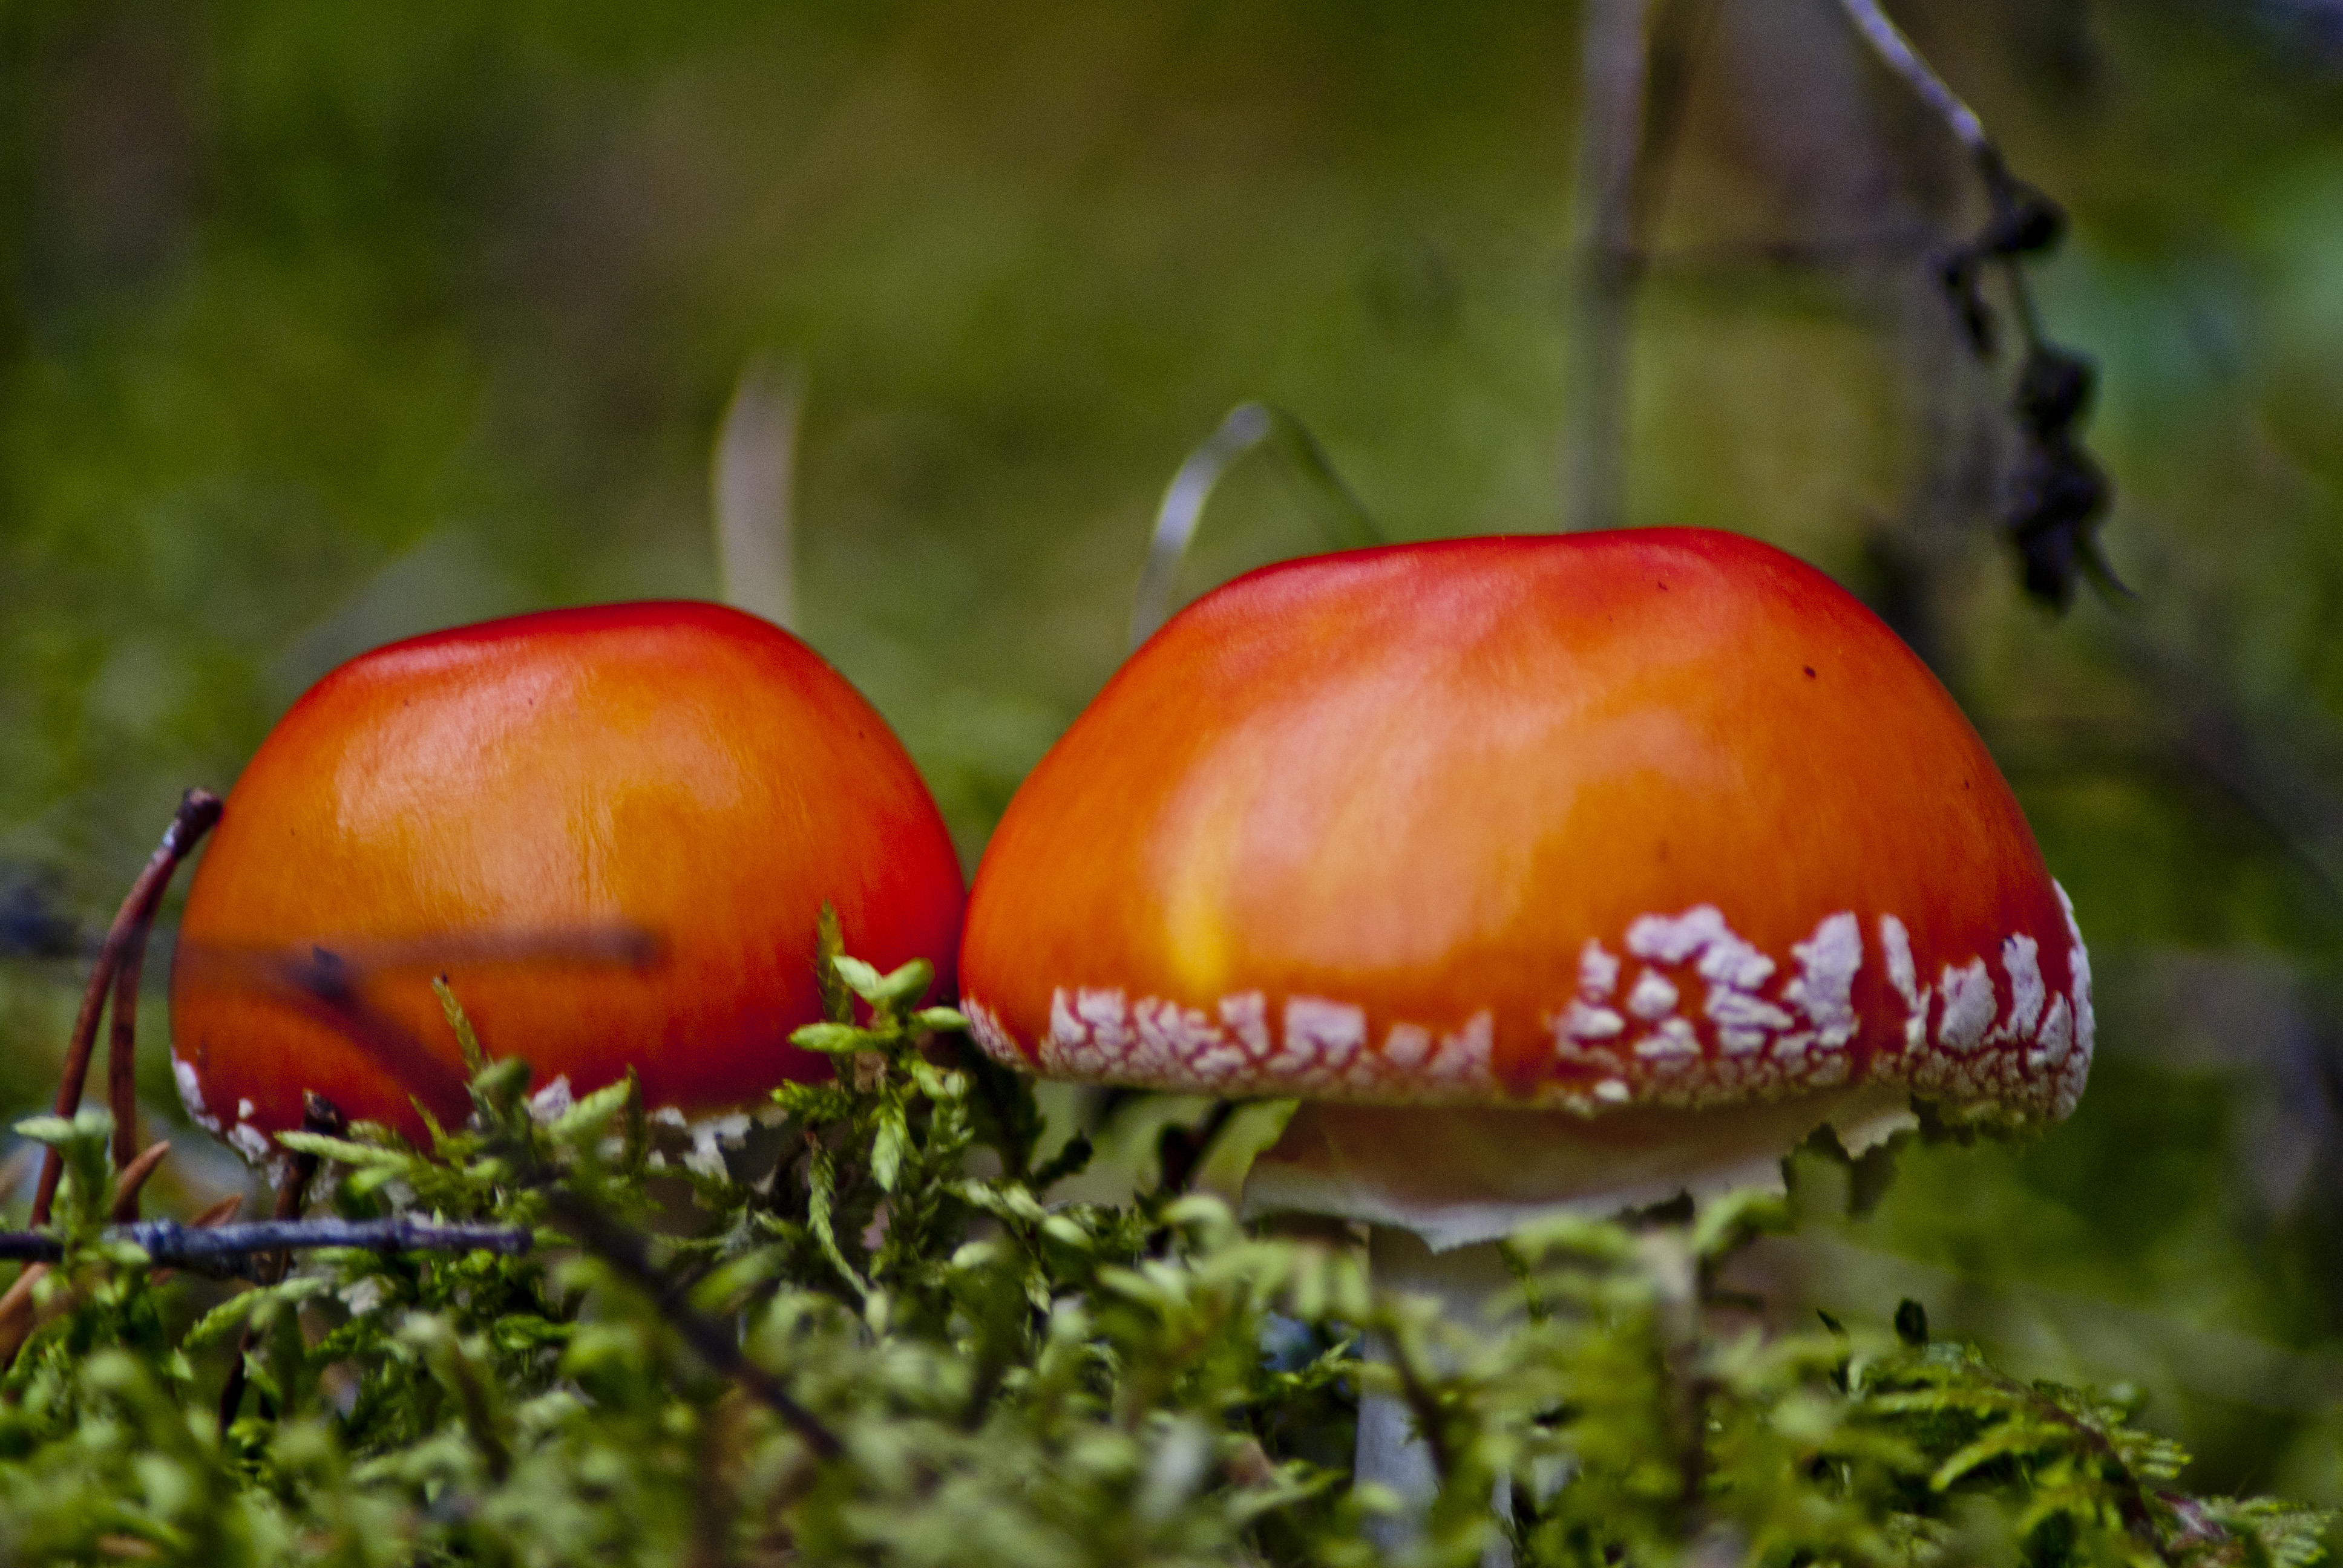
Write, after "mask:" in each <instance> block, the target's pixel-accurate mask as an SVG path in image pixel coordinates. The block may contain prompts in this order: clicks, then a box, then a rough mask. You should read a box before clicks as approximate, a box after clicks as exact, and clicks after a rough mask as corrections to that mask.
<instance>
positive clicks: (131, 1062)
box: [106, 924, 150, 1220]
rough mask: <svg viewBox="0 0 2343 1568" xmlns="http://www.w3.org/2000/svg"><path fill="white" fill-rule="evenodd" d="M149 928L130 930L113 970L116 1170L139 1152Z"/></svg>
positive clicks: (110, 1097) (109, 1076)
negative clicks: (141, 1000) (141, 1012)
mask: <svg viewBox="0 0 2343 1568" xmlns="http://www.w3.org/2000/svg"><path fill="white" fill-rule="evenodd" d="M149 929H150V928H149V927H148V926H146V925H143V924H142V925H140V926H137V927H136V928H135V929H134V930H132V931H131V934H130V940H128V941H126V942H125V943H124V944H123V949H122V959H121V961H120V963H119V964H118V965H117V966H116V969H115V971H114V1005H113V1008H112V1010H111V1016H110V1017H109V1019H108V1020H107V1029H106V1103H107V1104H108V1105H109V1106H110V1107H111V1108H112V1109H113V1111H114V1168H115V1169H116V1170H117V1171H121V1170H126V1169H127V1168H128V1166H129V1164H130V1161H132V1160H134V1159H136V1157H137V1151H138V1055H137V1052H138V982H139V980H141V978H143V975H144V972H145V970H146V936H147V932H148V930H149ZM131 1218H132V1219H134V1220H135V1219H136V1218H137V1216H136V1214H134V1215H132V1216H131Z"/></svg>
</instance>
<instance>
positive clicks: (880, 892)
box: [171, 603, 962, 1160]
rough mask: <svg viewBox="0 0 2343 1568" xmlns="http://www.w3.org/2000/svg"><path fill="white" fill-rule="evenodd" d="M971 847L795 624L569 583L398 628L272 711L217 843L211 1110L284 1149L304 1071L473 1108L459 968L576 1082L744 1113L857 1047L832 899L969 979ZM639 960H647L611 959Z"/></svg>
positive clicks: (410, 1112) (518, 1038)
mask: <svg viewBox="0 0 2343 1568" xmlns="http://www.w3.org/2000/svg"><path fill="white" fill-rule="evenodd" d="M961 888H962V884H961V880H960V864H959V860H958V859H957V857H956V856H955V854H954V851H953V849H952V845H951V841H950V838H949V836H948V835H947V834H946V832H945V829H944V825H943V821H942V819H941V817H940V814H939V813H938V812H937V809H936V807H935V803H934V801H933V799H931V798H930V796H929V794H928V791H927V789H926V787H925V786H924V785H923V784H922V783H921V782H920V776H919V774H918V772H917V770H916V769H914V768H913V767H912V764H911V760H910V758H909V757H908V756H906V755H905V753H904V751H903V749H902V747H901V746H900V744H899V743H898V742H897V740H896V739H895V737H894V736H893V734H892V733H890V731H889V729H888V728H887V725H886V722H885V720H883V719H880V717H879V715H878V714H877V713H876V712H875V711H873V710H872V709H871V708H870V704H869V703H867V702H865V701H864V700H863V699H861V697H860V695H859V694H858V693H856V691H855V690H854V689H853V688H852V687H850V686H849V685H848V684H847V682H846V681H845V680H844V679H843V678H841V677H840V675H839V674H838V672H837V671H836V670H834V669H832V668H830V666H829V665H828V664H826V663H824V662H823V661H822V659H821V658H820V657H819V656H817V655H816V654H814V653H813V652H812V651H811V650H810V649H809V648H806V647H805V646H804V645H803V644H802V643H799V641H798V640H797V639H796V638H792V637H790V636H789V634H788V633H787V632H785V631H782V630H780V629H779V628H777V627H774V626H770V625H769V624H767V623H766V622H764V621H761V620H759V619H757V618H754V617H752V616H748V615H743V614H741V613H740V612H739V611H737V610H731V609H727V608H723V607H721V606H718V605H709V604H695V603H662V604H632V605H616V606H609V607H605V608H590V609H574V610H557V611H552V612H548V613H546V614H541V615H531V616H522V617H519V618H514V619H509V620H500V621H494V622H490V623H488V624H487V625H483V626H474V627H467V628H460V629H458V630H454V631H446V632H440V633H437V634H436V635H433V636H428V637H422V638H415V639H413V640H411V641H407V642H401V643H397V644H394V645H392V646H390V647H388V648H378V649H377V650H375V651H374V652H371V653H367V654H365V655H362V656H360V657H359V658H356V659H353V660H352V661H350V662H349V663H347V664H345V665H343V666H342V667H341V668H338V669H337V670H335V671H334V672H333V673H331V674H329V675H327V677H326V678H324V679H323V680H321V681H319V682H318V683H317V685H316V686H315V687H314V688H312V689H310V690H309V691H308V693H307V695H305V696H304V697H303V698H302V699H300V700H299V701H298V702H297V703H296V704H295V705H294V707H293V709H292V710H291V711H290V712H288V713H287V715H286V716H285V718H284V719H283V720H282V721H281V722H279V723H278V724H277V728H276V729H274V730H272V731H271V732H270V734H269V736H268V738H267V739H266V741H264V742H263V743H262V745H261V748H260V749H259V751H258V753H257V754H256V756H255V757H254V758H253V759H252V761H251V763H250V765H249V766H248V767H247V768H246V769H245V772H244V775H243V777H242V778H241V779H238V780H237V782H236V788H235V789H234V790H233V791H232V792H231V793H230V794H229V796H228V798H227V804H226V810H225V812H224V814H223V815H222V818H221V820H220V824H219V828H218V830H217V832H216V833H215V834H214V836H213V839H212V842H211V846H210V849H209V850H208V851H207V852H206V855H205V857H204V859H203V862H202V864H201V866H200V867H199V868H198V869H197V870H196V878H195V881H194V885H193V887H192V889H191V890H190V891H189V893H188V897H187V905H186V917H185V920H183V922H182V924H181V927H180V946H179V956H178V959H177V960H176V966H175V970H174V974H173V980H172V993H171V1004H172V1019H171V1025H172V1037H173V1041H174V1047H173V1050H174V1059H173V1065H174V1067H175V1068H176V1071H177V1073H178V1079H179V1085H180V1089H181V1091H182V1093H183V1095H184V1097H185V1098H186V1102H187V1108H188V1110H189V1111H190V1112H191V1113H192V1114H193V1115H194V1116H195V1117H196V1120H197V1121H201V1122H203V1123H204V1124H206V1126H208V1127H210V1128H211V1129H212V1130H213V1131H216V1132H218V1133H220V1134H222V1135H223V1136H225V1137H226V1138H228V1139H229V1140H230V1141H232V1142H234V1143H235V1144H236V1146H237V1147H238V1148H239V1149H241V1150H243V1151H245V1152H246V1154H248V1155H250V1156H252V1157H253V1158H255V1159H256V1160H257V1159H261V1158H264V1157H266V1155H267V1154H268V1153H269V1152H270V1150H271V1141H270V1135H271V1134H274V1133H277V1132H280V1131H286V1130H287V1129H290V1128H296V1127H298V1126H300V1125H301V1121H302V1114H303V1094H304V1091H312V1090H314V1091H319V1092H322V1093H325V1094H326V1095H327V1096H328V1097H330V1098H331V1099H332V1101H334V1102H335V1103H336V1104H337V1106H338V1107H339V1108H340V1109H341V1110H342V1111H345V1112H346V1113H347V1114H348V1115H350V1116H352V1117H362V1118H367V1119H370V1120H373V1121H380V1122H385V1123H387V1124H389V1125H391V1126H393V1127H395V1128H397V1129H400V1130H402V1131H406V1132H407V1133H408V1134H409V1135H420V1134H421V1132H422V1131H423V1130H424V1125H425V1124H424V1121H423V1119H422V1116H421V1115H420V1113H419V1112H418V1110H417V1106H418V1104H419V1105H420V1106H421V1107H422V1108H423V1109H426V1110H428V1111H430V1112H431V1113H432V1114H433V1115H434V1116H435V1117H437V1118H438V1119H439V1120H441V1121H443V1122H448V1123H452V1122H454V1121H460V1120H461V1118H462V1116H463V1114H464V1112H465V1110H466V1108H467V1101H466V1098H465V1094H464V1081H463V1076H462V1074H463V1062H462V1057H461V1054H460V1051H459V1049H458V1043H457V1041H456V1040H455V1038H454V1037H453V1035H452V1034H451V1033H450V1032H449V1030H448V1029H447V1022H446V1020H445V1019H444V1018H443V1017H442V1016H441V1010H440V1003H439V1001H438V1000H437V998H436V997H435V996H434V995H433V993H432V990H431V989H430V985H429V981H430V980H431V979H432V978H433V976H434V975H435V974H437V973H441V972H445V973H447V974H448V975H449V976H450V977H451V982H452V985H453V987H454V990H455V991H456V993H457V994H458V996H459V998H460V1000H462V1002H463V1005H464V1006H465V1008H466V1010H467V1011H468V1014H469V1017H470V1019H471V1020H472V1022H473V1023H474V1024H475V1025H476V1026H477V1028H478V1033H479V1035H480V1037H481V1039H482V1040H484V1041H485V1043H486V1044H487V1046H488V1049H489V1050H491V1051H492V1052H494V1053H496V1054H498V1055H509V1056H519V1057H523V1058H526V1059H527V1060H528V1061H529V1062H530V1063H531V1064H532V1065H533V1067H534V1068H535V1070H536V1077H537V1080H538V1082H539V1084H540V1085H541V1086H543V1087H546V1088H550V1087H551V1085H552V1084H553V1083H554V1082H556V1081H561V1080H567V1081H568V1086H569V1087H570V1088H571V1089H573V1090H574V1091H577V1092H578V1093H583V1092H585V1091H588V1090H591V1089H593V1088H595V1087H598V1086H599V1085H602V1084H606V1083H609V1082H611V1081H615V1080H617V1079H618V1078H620V1077H622V1076H624V1075H625V1074H626V1073H627V1072H628V1071H629V1070H632V1071H633V1072H634V1073H635V1074H636V1075H637V1077H638V1079H639V1081H640V1083H641V1087H642V1093H643V1097H644V1101H645V1102H646V1103H647V1104H649V1106H652V1107H654V1108H671V1109H673V1110H674V1111H677V1112H679V1113H680V1114H683V1115H687V1116H699V1115H702V1114H704V1113H710V1112H722V1111H730V1110H732V1109H733V1108H735V1107H738V1106H739V1105H742V1104H744V1103H746V1102H749V1101H754V1100H756V1099H758V1098H760V1097H761V1096H762V1095H763V1094H764V1093H765V1092H766V1091H769V1090H770V1089H771V1088H772V1087H773V1086H775V1085H776V1084H779V1083H780V1082H783V1081H788V1080H790V1079H796V1078H806V1077H821V1076H826V1075H827V1074H828V1072H829V1066H828V1064H827V1062H826V1060H824V1059H823V1058H820V1057H819V1056H814V1055H811V1054H809V1053H807V1052H804V1051H800V1050H797V1049H796V1048H795V1047H793V1046H791V1045H789V1032H790V1030H793V1029H796V1028H798V1027H799V1026H800V1025H802V1024H805V1023H809V1022H811V1021H813V1020H817V1019H819V1018H820V1017H821V1016H822V1011H821V1005H820V996H819V994H818V990H817V981H816V957H817V955H816V951H815V947H816V930H817V926H818V924H819V920H820V910H821V906H822V905H823V903H824V902H825V901H829V902H830V903H832V904H833V905H834V906H835V908H836V910H837V911H838V915H839V919H840V925H841V927H842V929H843V930H844V932H845V935H846V938H847V940H849V941H850V942H851V943H852V944H853V947H854V950H855V951H856V952H857V953H859V954H860V955H862V956H863V957H865V958H867V959H869V960H872V961H874V962H877V963H879V964H880V965H882V966H886V967H890V968H891V967H893V966H895V965H898V964H901V963H905V962H908V961H909V960H912V959H927V960H930V961H932V962H933V963H934V965H935V966H936V969H937V971H938V973H939V974H940V975H941V976H942V977H944V982H945V984H946V985H949V984H950V973H951V967H952V960H953V958H954V953H955V949H956V946H957V939H958V936H959V931H960V910H961V902H962V898H961ZM612 960H625V961H612Z"/></svg>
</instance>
